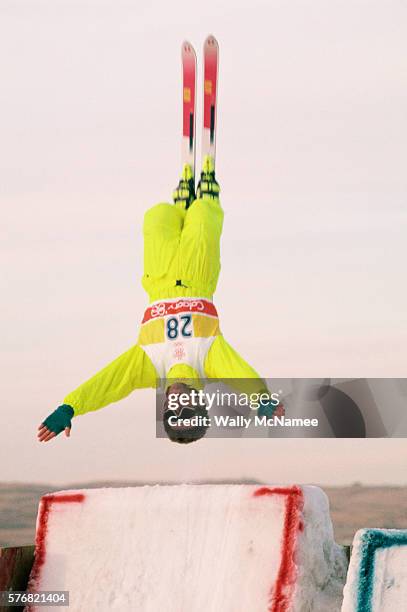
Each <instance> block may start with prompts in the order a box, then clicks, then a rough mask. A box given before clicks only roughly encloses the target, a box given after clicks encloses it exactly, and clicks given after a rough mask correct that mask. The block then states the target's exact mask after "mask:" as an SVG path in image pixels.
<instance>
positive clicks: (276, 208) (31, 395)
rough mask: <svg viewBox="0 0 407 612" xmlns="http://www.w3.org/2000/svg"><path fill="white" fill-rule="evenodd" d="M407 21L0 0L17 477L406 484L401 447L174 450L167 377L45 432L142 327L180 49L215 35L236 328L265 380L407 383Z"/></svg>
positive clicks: (0, 466) (9, 463) (5, 365)
mask: <svg viewBox="0 0 407 612" xmlns="http://www.w3.org/2000/svg"><path fill="white" fill-rule="evenodd" d="M406 21H407V3H406V2H405V1H404V0H386V1H385V0H381V1H377V0H366V1H362V0H329V1H328V2H327V1H326V0H313V2H308V1H300V0H292V1H288V2H287V1H285V2H283V1H278V0H268V1H267V2H265V1H264V2H259V1H257V0H254V1H251V2H242V1H233V2H232V1H231V2H225V1H222V0H221V1H217V2H211V1H206V2H202V3H193V4H191V2H186V1H185V2H184V1H182V2H181V1H178V2H177V1H175V2H171V3H168V2H164V1H163V0H161V1H159V2H158V1H157V2H150V3H148V5H147V3H137V2H122V1H120V0H119V1H117V0H103V1H99V0H93V1H90V0H81V2H77V1H73V0H72V1H70V2H67V1H63V0H52V1H50V0H44V1H35V0H32V1H30V0H25V1H23V0H13V1H11V0H2V1H1V2H0V73H1V88H0V108H1V112H0V134H1V147H0V196H1V211H2V213H1V214H2V228H3V232H2V251H3V252H2V258H1V261H2V271H1V287H2V309H1V310H2V316H1V357H0V358H1V363H0V367H1V398H2V406H1V411H0V430H1V432H2V441H1V445H0V479H1V480H2V481H8V480H15V481H36V482H51V483H55V484H59V483H64V482H69V481H71V482H72V481H76V482H77V481H81V480H83V481H85V480H89V479H103V480H107V479H143V480H151V481H154V480H155V479H159V480H167V479H168V480H171V481H174V482H180V481H184V480H198V479H205V478H209V477H212V478H224V479H228V478H243V477H253V478H259V479H261V480H264V481H269V482H284V481H285V482H300V483H304V482H319V483H325V484H338V483H349V482H353V481H362V482H366V483H405V482H406V480H407V479H406V476H405V473H406V467H407V448H406V446H407V445H406V444H405V441H404V440H376V441H375V440H349V441H347V440H332V439H329V440H315V439H308V440H304V441H299V440H246V439H245V440H230V439H229V440H224V441H221V440H213V439H212V440H207V441H203V442H199V443H197V444H194V445H190V446H189V447H184V446H177V445H175V444H171V443H170V442H167V441H166V440H156V439H155V423H154V392H153V391H143V392H136V393H135V394H133V395H132V396H130V397H129V398H128V399H126V400H125V401H123V402H121V403H120V404H116V405H113V406H111V407H108V408H105V409H103V410H101V411H99V412H97V413H90V414H89V415H86V416H84V417H80V418H78V419H77V420H75V421H74V423H73V430H72V438H71V439H70V440H66V439H64V438H62V437H59V438H58V439H57V440H54V441H53V442H52V443H51V444H48V445H40V444H38V443H37V442H36V440H35V430H36V427H37V425H38V423H39V422H40V421H41V420H42V419H43V418H44V417H45V416H47V414H48V413H49V412H51V411H52V410H53V409H54V408H56V407H57V406H58V405H59V404H60V403H61V402H62V399H63V398H64V396H65V395H66V394H67V393H68V392H69V391H71V390H72V389H74V388H75V387H76V386H77V385H78V384H80V383H81V382H83V380H85V379H86V378H88V377H89V376H90V375H92V374H94V373H95V372H96V371H97V370H98V369H100V368H101V367H102V366H104V365H106V364H107V363H108V362H110V361H111V360H112V359H113V358H115V357H116V356H117V355H119V354H120V353H121V352H123V351H124V350H126V349H127V348H128V347H129V346H131V345H132V344H133V343H134V342H135V340H136V338H137V330H138V323H139V321H140V319H141V316H142V313H143V310H144V308H145V306H146V304H147V298H146V295H145V294H144V292H143V289H142V288H141V285H140V277H141V274H142V236H141V224H142V218H143V214H144V211H145V209H146V208H147V207H148V206H151V205H152V204H154V203H155V202H158V201H165V200H168V199H169V197H170V194H171V192H172V189H173V187H174V186H175V185H176V183H177V181H178V173H179V169H180V168H179V166H180V148H181V147H180V132H181V73H180V46H181V43H182V41H183V40H184V39H185V38H188V39H189V40H190V41H191V42H192V43H193V44H194V45H195V46H196V49H197V52H198V60H200V59H201V57H202V44H203V41H204V38H205V36H206V35H207V34H208V33H213V34H214V35H215V36H216V37H217V39H218V41H219V44H220V83H219V111H218V140H217V154H218V157H217V170H218V178H219V181H220V183H221V188H222V196H223V199H222V204H223V207H224V209H225V227H224V235H223V240H222V272H221V277H220V282H219V286H218V291H217V293H216V295H215V303H216V305H217V308H218V311H219V313H220V317H221V328H222V330H223V333H224V335H225V337H226V338H227V340H228V341H229V342H230V343H231V344H232V345H233V346H235V347H236V348H237V349H238V350H239V352H241V353H242V355H243V356H244V357H245V358H246V359H247V360H248V361H249V362H250V363H252V365H253V366H254V367H255V368H256V369H257V370H258V371H259V372H260V373H261V374H262V375H263V376H264V377H268V378H272V377H273V376H275V377H301V376H315V377H324V376H328V377H348V376H351V377H357V376H370V377H375V376H380V377H387V376H389V377H392V376H395V377H405V376H407V371H406V348H407V288H406V282H405V267H406V257H407V239H406V233H407V214H406V187H407V173H406V156H407V115H406V102H407V42H406V36H405V32H406ZM200 69H201V65H199V66H198V70H200ZM200 74H201V73H200ZM198 100H199V102H200V101H201V95H198ZM199 118H200V115H199V114H198V125H199ZM198 144H199V143H198ZM198 150H199V149H198ZM198 157H199V156H198Z"/></svg>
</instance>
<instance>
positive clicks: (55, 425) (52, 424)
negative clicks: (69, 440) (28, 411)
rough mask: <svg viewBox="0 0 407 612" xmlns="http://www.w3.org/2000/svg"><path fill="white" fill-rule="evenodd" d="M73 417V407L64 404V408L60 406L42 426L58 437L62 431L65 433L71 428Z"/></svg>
mask: <svg viewBox="0 0 407 612" xmlns="http://www.w3.org/2000/svg"><path fill="white" fill-rule="evenodd" d="M73 415H74V410H73V408H72V406H69V405H68V404H62V406H58V408H57V409H56V410H54V412H51V414H50V415H49V416H48V417H47V418H46V419H45V421H43V422H42V424H43V425H45V427H46V428H47V429H49V430H50V431H53V432H54V434H56V435H58V434H59V433H61V431H64V429H65V428H66V427H69V428H71V419H72V417H73Z"/></svg>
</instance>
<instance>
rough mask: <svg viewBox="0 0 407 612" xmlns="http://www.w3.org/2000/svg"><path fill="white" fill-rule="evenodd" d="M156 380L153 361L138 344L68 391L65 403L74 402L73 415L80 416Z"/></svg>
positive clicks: (70, 404)
mask: <svg viewBox="0 0 407 612" xmlns="http://www.w3.org/2000/svg"><path fill="white" fill-rule="evenodd" d="M155 381H156V372H155V369H154V366H153V364H152V363H151V361H150V359H149V357H148V356H147V354H146V353H145V352H144V351H143V349H142V348H141V347H140V346H138V345H136V346H133V347H132V348H131V349H129V350H128V351H126V352H125V353H123V354H122V355H120V357H117V359H115V360H114V361H112V363H109V365H108V366H106V367H105V368H103V370H100V372H98V373H97V374H95V375H94V376H92V378H90V379H89V380H87V381H86V382H84V383H83V384H82V385H80V386H79V387H78V388H77V389H75V391H72V392H71V393H69V394H68V395H67V396H66V397H65V399H64V404H68V405H69V406H72V408H73V410H74V416H78V415H80V414H85V413H86V412H89V411H91V410H99V409H100V408H103V407H104V406H107V405H108V404H112V403H113V402H118V401H119V400H121V399H123V398H124V397H127V396H128V395H129V394H130V393H131V392H132V391H134V390H135V389H144V388H146V387H155Z"/></svg>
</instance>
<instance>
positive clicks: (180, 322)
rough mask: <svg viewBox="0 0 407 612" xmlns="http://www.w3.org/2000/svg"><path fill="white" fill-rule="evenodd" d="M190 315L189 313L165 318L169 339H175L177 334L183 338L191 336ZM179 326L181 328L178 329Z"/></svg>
mask: <svg viewBox="0 0 407 612" xmlns="http://www.w3.org/2000/svg"><path fill="white" fill-rule="evenodd" d="M191 322H192V316H191V315H190V314H187V315H182V316H181V317H179V318H178V317H171V318H170V319H168V320H167V337H168V338H169V339H170V340H176V338H178V336H179V334H181V335H182V336H184V337H185V338H189V337H190V336H192V331H191V328H190V325H191ZM180 328H181V330H180Z"/></svg>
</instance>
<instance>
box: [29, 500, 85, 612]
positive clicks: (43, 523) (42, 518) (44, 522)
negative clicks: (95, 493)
mask: <svg viewBox="0 0 407 612" xmlns="http://www.w3.org/2000/svg"><path fill="white" fill-rule="evenodd" d="M84 499H85V495H84V494H83V493H66V494H63V495H58V494H51V495H44V497H42V498H41V501H40V510H39V514H38V526H37V533H36V536H35V557H34V564H33V567H32V570H31V574H30V580H29V584H28V590H29V591H35V590H36V589H38V586H39V582H40V577H41V570H42V567H43V565H44V563H45V558H46V555H47V551H46V545H45V538H46V535H47V532H48V519H49V515H50V511H51V507H52V506H53V504H66V503H82V502H83V501H84ZM34 609H35V608H34V607H33V606H27V608H26V610H27V612H32V611H33V610H34Z"/></svg>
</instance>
